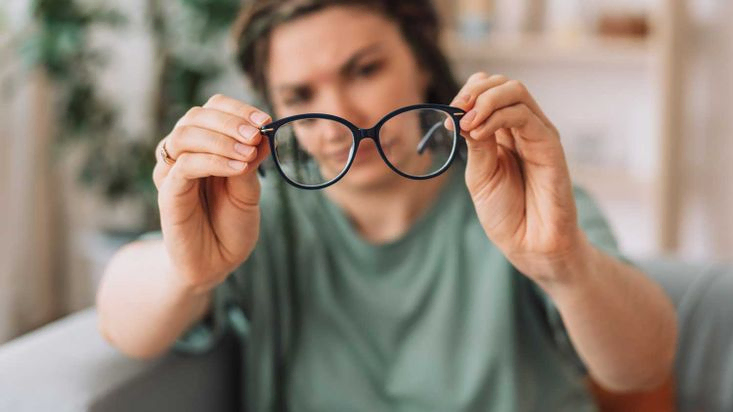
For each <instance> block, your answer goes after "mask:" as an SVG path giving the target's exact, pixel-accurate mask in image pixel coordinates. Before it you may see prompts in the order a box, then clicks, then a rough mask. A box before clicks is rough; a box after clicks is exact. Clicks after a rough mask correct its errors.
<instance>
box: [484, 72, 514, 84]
mask: <svg viewBox="0 0 733 412" xmlns="http://www.w3.org/2000/svg"><path fill="white" fill-rule="evenodd" d="M488 80H489V81H491V82H492V83H506V82H508V81H509V78H508V77H506V76H504V75H503V74H495V75H493V76H491V77H489V78H488Z"/></svg>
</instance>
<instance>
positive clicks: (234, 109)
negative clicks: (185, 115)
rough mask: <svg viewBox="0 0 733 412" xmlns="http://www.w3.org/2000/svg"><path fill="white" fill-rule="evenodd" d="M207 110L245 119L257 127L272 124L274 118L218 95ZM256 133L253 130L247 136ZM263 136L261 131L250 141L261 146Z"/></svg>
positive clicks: (232, 99) (254, 108)
mask: <svg viewBox="0 0 733 412" xmlns="http://www.w3.org/2000/svg"><path fill="white" fill-rule="evenodd" d="M204 107H205V108H210V109H215V110H219V111H221V112H224V113H229V114H231V115H234V116H238V117H243V118H245V119H248V120H249V121H251V122H252V123H253V124H254V125H255V126H258V127H261V126H264V125H266V124H267V123H270V122H271V121H272V118H271V117H270V115H268V114H267V113H265V112H263V111H261V110H259V109H257V108H256V107H253V106H250V105H248V104H246V103H243V102H241V101H239V100H237V99H234V98H231V97H228V96H224V95H222V94H216V95H214V96H212V97H211V98H210V99H209V100H208V101H207V102H206V104H204ZM251 133H254V131H252V130H251V129H247V130H246V134H248V135H250V134H251ZM261 137H262V134H261V133H259V130H258V131H257V133H256V134H255V135H254V137H253V138H252V139H251V140H250V141H249V143H250V144H255V145H256V144H259V141H260V139H261Z"/></svg>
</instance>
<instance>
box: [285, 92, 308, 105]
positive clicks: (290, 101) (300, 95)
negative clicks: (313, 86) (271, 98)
mask: <svg viewBox="0 0 733 412" xmlns="http://www.w3.org/2000/svg"><path fill="white" fill-rule="evenodd" d="M310 97H311V94H310V92H309V91H306V90H298V91H296V92H295V93H293V94H292V95H291V96H288V97H286V98H285V99H284V100H283V104H284V105H285V106H295V105H298V104H303V103H307V102H308V100H310Z"/></svg>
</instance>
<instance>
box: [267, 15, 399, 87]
mask: <svg viewBox="0 0 733 412" xmlns="http://www.w3.org/2000/svg"><path fill="white" fill-rule="evenodd" d="M398 37H399V33H398V30H397V28H396V26H395V25H394V24H392V23H391V22H390V21H389V20H387V19H386V18H384V17H382V16H381V15H379V14H377V13H376V12H373V11H369V10H366V9H363V8H358V7H353V6H351V7H348V6H334V7H329V8H327V9H324V10H323V11H319V12H316V13H312V14H308V15H305V16H303V17H301V18H298V19H296V20H293V21H292V22H288V23H286V24H283V25H281V26H279V27H277V28H276V29H275V30H274V31H273V32H272V37H271V41H270V51H269V52H270V54H269V68H268V74H269V75H268V77H269V79H270V80H271V83H273V84H279V83H283V82H286V83H303V82H309V81H315V80H318V78H319V77H320V76H324V75H328V74H329V73H330V72H332V71H333V70H336V69H337V68H338V67H339V66H340V65H341V64H343V63H344V62H345V61H346V60H347V59H348V58H349V57H351V55H353V54H354V52H356V51H357V50H360V49H363V48H365V47H368V46H372V45H379V46H378V47H379V48H380V49H385V48H389V47H392V45H393V44H394V41H395V39H396V38H398Z"/></svg>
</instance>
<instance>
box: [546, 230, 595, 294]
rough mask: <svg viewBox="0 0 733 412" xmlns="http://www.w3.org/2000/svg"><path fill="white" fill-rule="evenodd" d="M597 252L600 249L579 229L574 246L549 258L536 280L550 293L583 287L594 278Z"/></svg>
mask: <svg viewBox="0 0 733 412" xmlns="http://www.w3.org/2000/svg"><path fill="white" fill-rule="evenodd" d="M597 254H598V250H597V249H596V248H595V247H594V246H593V245H592V244H591V243H590V241H588V239H587V237H586V236H585V234H584V233H583V232H582V231H580V230H578V236H577V240H576V241H575V243H574V245H573V247H572V248H570V249H569V250H568V251H567V252H566V253H564V254H562V255H557V256H552V257H549V258H547V259H546V261H545V263H544V264H543V265H542V266H543V271H542V274H541V275H540V276H538V277H537V278H536V282H537V283H538V285H539V286H540V287H541V288H542V289H544V290H545V292H547V293H548V294H550V295H552V294H555V293H558V292H559V291H562V290H568V289H582V287H583V285H587V284H588V283H589V282H590V281H591V280H592V279H591V278H592V276H593V274H594V273H595V272H594V270H593V267H594V265H595V263H594V262H595V261H596V258H597Z"/></svg>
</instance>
